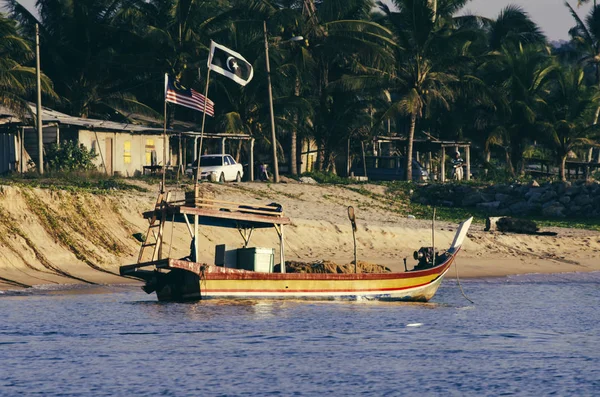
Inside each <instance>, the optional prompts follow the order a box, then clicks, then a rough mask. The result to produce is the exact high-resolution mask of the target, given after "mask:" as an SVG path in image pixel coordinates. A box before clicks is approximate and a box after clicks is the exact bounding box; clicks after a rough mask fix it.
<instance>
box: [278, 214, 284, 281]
mask: <svg viewBox="0 0 600 397" xmlns="http://www.w3.org/2000/svg"><path fill="white" fill-rule="evenodd" d="M279 230H280V231H281V233H280V236H279V240H280V244H279V261H280V262H281V273H285V253H284V250H285V248H284V244H283V242H284V239H283V224H281V225H279Z"/></svg>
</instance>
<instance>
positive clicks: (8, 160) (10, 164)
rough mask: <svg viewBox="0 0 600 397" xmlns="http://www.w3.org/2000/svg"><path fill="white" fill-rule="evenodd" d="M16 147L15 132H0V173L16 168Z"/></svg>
mask: <svg viewBox="0 0 600 397" xmlns="http://www.w3.org/2000/svg"><path fill="white" fill-rule="evenodd" d="M16 148H17V140H16V136H15V134H9V133H0V174H4V173H6V172H9V171H16V170H17V166H18V159H17V151H16Z"/></svg>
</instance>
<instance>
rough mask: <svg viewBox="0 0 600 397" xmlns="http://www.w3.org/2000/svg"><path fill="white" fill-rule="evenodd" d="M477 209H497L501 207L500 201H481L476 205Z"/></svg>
mask: <svg viewBox="0 0 600 397" xmlns="http://www.w3.org/2000/svg"><path fill="white" fill-rule="evenodd" d="M476 207H477V209H480V210H484V211H490V210H497V209H498V208H500V201H490V202H489V203H479V204H477V205H476Z"/></svg>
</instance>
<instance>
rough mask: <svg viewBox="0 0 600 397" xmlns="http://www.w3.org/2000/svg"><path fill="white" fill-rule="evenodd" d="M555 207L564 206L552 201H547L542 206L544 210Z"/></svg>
mask: <svg viewBox="0 0 600 397" xmlns="http://www.w3.org/2000/svg"><path fill="white" fill-rule="evenodd" d="M555 205H562V204H560V203H559V202H558V201H556V200H551V201H547V202H545V203H544V204H542V208H548V207H552V206H555Z"/></svg>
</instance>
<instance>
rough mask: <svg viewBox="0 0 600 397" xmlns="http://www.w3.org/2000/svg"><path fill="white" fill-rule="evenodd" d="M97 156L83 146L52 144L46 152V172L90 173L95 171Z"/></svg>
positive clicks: (67, 142) (70, 143)
mask: <svg viewBox="0 0 600 397" xmlns="http://www.w3.org/2000/svg"><path fill="white" fill-rule="evenodd" d="M96 157H98V155H97V154H96V153H95V152H93V151H90V150H88V149H87V148H86V147H85V146H84V145H82V144H79V145H78V144H77V143H75V142H70V141H66V142H63V143H62V144H61V145H57V144H56V143H53V144H52V145H50V147H48V149H47V151H46V159H45V160H46V161H47V163H48V171H49V172H52V171H55V172H56V171H62V172H73V171H91V170H95V169H96V166H95V165H94V163H93V161H94V159H95V158H96Z"/></svg>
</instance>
